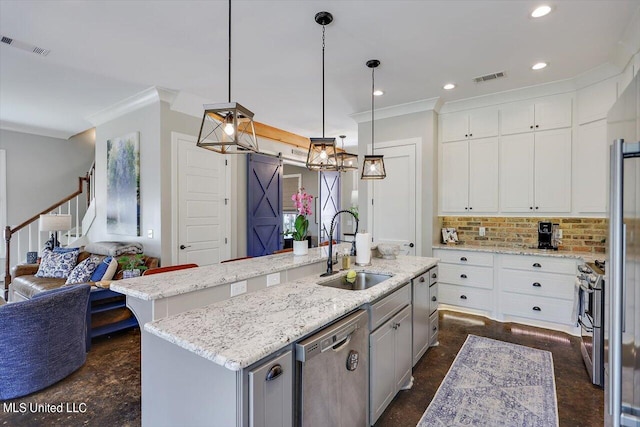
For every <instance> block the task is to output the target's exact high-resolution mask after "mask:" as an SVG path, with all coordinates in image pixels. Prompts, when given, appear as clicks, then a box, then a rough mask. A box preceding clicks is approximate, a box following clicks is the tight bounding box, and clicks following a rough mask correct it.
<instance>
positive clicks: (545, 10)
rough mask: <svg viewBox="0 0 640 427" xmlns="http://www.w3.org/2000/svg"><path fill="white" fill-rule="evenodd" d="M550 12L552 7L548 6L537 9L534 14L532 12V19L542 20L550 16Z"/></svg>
mask: <svg viewBox="0 0 640 427" xmlns="http://www.w3.org/2000/svg"><path fill="white" fill-rule="evenodd" d="M549 12H551V6H547V5H546V4H545V5H544V6H540V7H537V8H536V9H535V10H534V11H533V12H531V17H532V18H541V17H543V16H545V15H548V14H549Z"/></svg>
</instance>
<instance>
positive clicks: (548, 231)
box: [538, 221, 553, 249]
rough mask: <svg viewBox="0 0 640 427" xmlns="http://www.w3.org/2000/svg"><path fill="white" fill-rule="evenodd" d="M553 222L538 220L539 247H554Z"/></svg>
mask: <svg viewBox="0 0 640 427" xmlns="http://www.w3.org/2000/svg"><path fill="white" fill-rule="evenodd" d="M552 238H553V224H552V223H551V222H547V221H540V222H538V249H553V245H552V243H551V240H552Z"/></svg>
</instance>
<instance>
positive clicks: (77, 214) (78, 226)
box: [75, 196, 80, 240]
mask: <svg viewBox="0 0 640 427" xmlns="http://www.w3.org/2000/svg"><path fill="white" fill-rule="evenodd" d="M79 207H80V196H76V234H75V236H76V240H78V237H80V236H79V235H78V233H79V230H80V210H79Z"/></svg>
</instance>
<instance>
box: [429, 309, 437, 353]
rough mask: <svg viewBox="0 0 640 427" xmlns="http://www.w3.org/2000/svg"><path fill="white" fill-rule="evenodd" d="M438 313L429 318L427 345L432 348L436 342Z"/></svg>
mask: <svg viewBox="0 0 640 427" xmlns="http://www.w3.org/2000/svg"><path fill="white" fill-rule="evenodd" d="M438 329H439V327H438V312H437V311H436V312H435V313H433V314H432V315H431V317H429V345H430V346H432V345H434V344H435V343H436V342H437V341H438Z"/></svg>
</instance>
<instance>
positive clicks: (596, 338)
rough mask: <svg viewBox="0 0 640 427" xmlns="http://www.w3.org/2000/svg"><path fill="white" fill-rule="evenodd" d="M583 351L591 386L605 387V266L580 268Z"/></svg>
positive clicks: (579, 318)
mask: <svg viewBox="0 0 640 427" xmlns="http://www.w3.org/2000/svg"><path fill="white" fill-rule="evenodd" d="M578 270H579V272H580V273H579V274H578V283H579V291H578V292H579V309H578V323H579V324H580V328H581V335H582V342H581V344H580V350H581V352H582V358H583V359H584V363H585V366H586V367H587V371H588V372H589V376H590V377H591V382H592V383H593V384H595V385H597V386H600V387H602V386H603V385H604V288H605V286H604V285H605V282H604V262H600V261H596V262H594V263H586V264H583V265H580V266H579V267H578Z"/></svg>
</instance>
